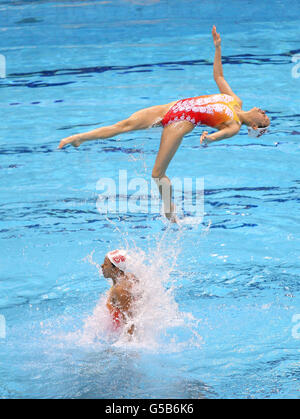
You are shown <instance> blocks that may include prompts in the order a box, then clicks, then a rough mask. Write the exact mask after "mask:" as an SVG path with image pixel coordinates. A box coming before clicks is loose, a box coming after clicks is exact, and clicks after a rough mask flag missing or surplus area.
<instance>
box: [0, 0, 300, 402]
mask: <svg viewBox="0 0 300 419" xmlns="http://www.w3.org/2000/svg"><path fill="white" fill-rule="evenodd" d="M299 14H300V7H299V2H298V1H297V0H292V1H290V2H289V3H288V7H287V6H286V3H285V2H283V1H279V0H274V1H272V3H270V2H269V1H256V0H255V1H234V0H231V1H228V2H226V7H225V6H224V3H223V2H219V1H211V0H204V1H201V2H200V1H198V0H172V1H167V0H144V1H142V0H106V1H102V0H95V1H92V0H91V1H80V0H78V1H71V0H69V1H59V2H57V1H47V0H45V1H25V0H19V1H0V33H1V48H0V54H2V56H4V57H5V61H6V78H1V79H0V92H1V105H0V106H1V116H2V118H1V134H0V135H1V137H0V138H1V140H0V173H1V178H0V179H1V183H0V191H1V199H0V214H1V216H0V245H1V258H0V268H1V271H0V321H2V329H1V327H0V330H2V336H1V334H0V398H19V397H22V398H29V397H34V398H46V397H50V398H68V397H72V398H87V397H92V398H234V397H235V398H278V397H280V398H299V390H300V384H299V379H300V360H299V350H300V327H299V323H300V320H299V319H298V320H297V315H299V314H300V285H299V279H300V277H299V266H300V259H299V255H300V252H299V250H300V246H299V232H300V229H299V189H300V173H299V138H300V122H299V105H300V98H299V91H300V90H299V89H300V77H299V78H298V77H297V76H298V72H299V75H300V69H298V68H297V62H299V61H300V55H299V54H300V49H299V38H300V30H299ZM213 24H216V25H217V29H218V31H220V32H221V35H222V41H223V49H222V52H223V58H224V60H223V62H224V72H225V76H226V78H227V79H228V80H229V81H230V83H231V85H232V88H233V89H234V90H235V91H236V92H237V94H238V95H239V96H240V97H241V98H242V99H243V101H244V108H245V109H250V108H252V107H253V106H259V107H261V108H262V109H266V110H267V113H268V115H269V116H270V118H271V120H272V127H271V130H270V133H269V134H268V135H266V136H264V137H262V138H260V139H251V138H249V137H248V136H247V135H246V130H245V129H242V130H241V132H240V134H239V135H238V136H236V137H235V138H233V139H230V140H227V141H224V142H221V143H217V144H215V145H212V146H210V147H208V148H206V149H203V148H200V146H199V136H200V133H201V130H200V129H196V130H194V131H193V132H192V133H191V134H189V135H188V136H187V137H186V138H185V139H184V141H183V143H182V145H181V147H180V149H179V151H178V152H177V154H176V156H175V158H174V159H173V161H172V163H171V165H170V167H169V169H168V175H169V176H170V177H173V176H178V177H182V178H183V177H189V178H193V179H195V178H203V179H204V188H205V191H204V211H205V214H204V218H203V220H202V222H201V223H195V224H190V223H187V224H183V225H182V226H181V227H176V226H175V227H174V226H171V227H170V226H168V224H167V223H166V222H165V221H164V219H163V218H162V217H161V216H160V214H159V213H158V212H155V213H149V212H148V213H147V212H142V211H141V212H138V213H136V212H135V213H134V212H130V211H127V212H124V213H121V214H108V216H106V215H105V214H101V213H100V212H99V211H98V210H97V198H98V194H99V191H98V190H97V182H98V180H99V179H100V178H111V179H114V180H115V181H116V182H117V181H118V176H119V169H121V170H127V173H128V180H130V179H134V178H136V177H141V178H143V179H145V180H147V181H149V180H150V177H151V170H152V166H153V164H154V160H155V156H156V153H157V150H158V147H159V139H160V130H159V129H153V130H148V131H139V132H134V133H129V134H124V135H123V136H119V137H117V138H113V139H108V140H105V141H97V142H94V143H86V144H84V145H83V146H82V147H81V148H79V149H74V148H66V149H65V150H62V151H59V150H57V146H58V144H59V141H60V140H61V139H62V138H64V137H66V136H69V135H72V134H75V133H78V132H83V131H88V130H91V129H94V128H96V127H99V126H103V125H107V124H111V123H114V122H116V121H117V120H120V119H123V118H125V117H127V116H128V115H130V114H131V113H132V112H135V111H136V110H138V109H140V108H144V107H148V106H152V105H156V104H163V103H168V102H170V101H173V100H176V99H180V98H184V97H191V96H198V95H201V94H211V93H215V92H216V91H217V90H216V86H215V84H214V81H213V77H212V63H213V54H214V49H213V44H212V40H211V35H210V31H211V27H212V25H213ZM297 54H298V55H299V57H298V58H299V61H298V58H297ZM2 62H3V61H2ZM2 70H3V67H2ZM144 199H145V200H147V199H148V197H147V196H146V197H144ZM116 247H129V248H130V249H131V252H132V254H133V255H134V256H136V260H137V261H138V262H140V263H141V264H140V273H141V280H142V281H144V284H145V292H146V296H147V299H146V300H145V301H146V304H145V307H144V311H143V315H142V316H141V318H140V319H139V322H140V333H139V335H138V336H137V337H135V339H134V340H133V341H131V342H128V341H126V339H125V338H124V336H111V335H110V334H109V333H108V332H107V331H106V329H105V321H106V318H105V310H104V298H105V295H106V292H107V290H108V288H109V283H108V282H107V281H105V280H104V279H103V277H101V275H99V272H98V268H97V266H96V265H97V264H100V263H102V261H103V257H104V255H105V253H106V252H107V251H109V250H112V249H114V248H116ZM147 264H148V265H147ZM144 265H147V266H148V267H145V266H144ZM4 319H5V323H6V335H5V336H4V334H3V322H4ZM137 321H138V320H137ZM0 326H1V325H0Z"/></svg>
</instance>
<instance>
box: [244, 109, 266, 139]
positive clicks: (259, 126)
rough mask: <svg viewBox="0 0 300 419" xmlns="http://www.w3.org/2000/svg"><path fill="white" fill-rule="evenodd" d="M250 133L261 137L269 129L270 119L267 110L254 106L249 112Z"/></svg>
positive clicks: (251, 135)
mask: <svg viewBox="0 0 300 419" xmlns="http://www.w3.org/2000/svg"><path fill="white" fill-rule="evenodd" d="M247 119H248V124H247V125H248V135H249V136H250V137H256V138H257V137H260V136H261V135H263V134H265V133H266V132H267V131H268V126H269V125H270V119H269V117H268V116H267V115H266V112H265V111H263V110H262V109H260V108H252V109H251V110H250V111H248V112H247Z"/></svg>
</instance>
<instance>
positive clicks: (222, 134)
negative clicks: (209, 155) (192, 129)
mask: <svg viewBox="0 0 300 419" xmlns="http://www.w3.org/2000/svg"><path fill="white" fill-rule="evenodd" d="M239 130H240V127H237V126H233V127H226V128H224V129H221V130H220V131H217V132H214V133H213V134H210V135H208V132H207V131H204V132H203V133H202V135H201V137H200V144H201V145H202V144H203V145H204V144H210V143H214V142H215V141H221V140H225V139H226V138H230V137H233V136H234V135H236V134H237V133H238V132H239Z"/></svg>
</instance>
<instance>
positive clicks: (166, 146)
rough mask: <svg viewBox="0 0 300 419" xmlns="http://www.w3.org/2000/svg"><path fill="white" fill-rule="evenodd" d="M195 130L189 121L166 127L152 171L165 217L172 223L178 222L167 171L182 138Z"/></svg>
mask: <svg viewBox="0 0 300 419" xmlns="http://www.w3.org/2000/svg"><path fill="white" fill-rule="evenodd" d="M193 129H194V125H193V124H192V123H191V122H188V121H182V122H178V123H174V124H171V125H168V126H166V127H165V128H164V130H163V133H162V136H161V142H160V147H159V151H158V154H157V157H156V161H155V165H154V167H153V170H152V177H153V178H154V180H155V182H156V184H157V186H158V189H159V193H160V195H161V197H162V200H163V204H164V212H165V215H166V217H167V218H168V219H169V220H170V221H172V222H176V216H175V206H174V203H173V201H172V184H171V181H170V179H169V178H168V177H167V176H166V170H167V168H168V166H169V163H170V161H171V160H172V158H173V157H174V155H175V153H176V151H177V149H178V147H179V146H180V144H181V141H182V138H183V137H184V135H186V134H188V133H189V132H191V131H192V130H193Z"/></svg>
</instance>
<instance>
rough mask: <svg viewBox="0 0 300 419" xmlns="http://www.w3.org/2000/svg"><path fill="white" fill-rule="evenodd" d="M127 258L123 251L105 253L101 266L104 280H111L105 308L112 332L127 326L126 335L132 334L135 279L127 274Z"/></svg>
mask: <svg viewBox="0 0 300 419" xmlns="http://www.w3.org/2000/svg"><path fill="white" fill-rule="evenodd" d="M128 259H129V256H128V255H127V253H126V251H125V250H118V249H117V250H113V251H112V252H109V253H107V255H106V256H105V259H104V262H103V264H102V265H101V268H102V273H103V276H104V278H111V279H112V281H113V285H112V287H111V289H110V290H109V294H108V298H107V303H106V306H107V308H108V310H109V312H110V315H111V319H112V326H113V330H115V331H116V330H119V329H120V328H121V327H125V326H127V327H128V329H127V333H129V334H130V335H132V334H133V332H134V324H132V323H131V320H132V317H133V312H132V309H133V304H134V301H135V298H136V297H135V296H134V295H133V291H134V286H135V285H136V284H137V278H136V277H135V276H134V275H133V274H131V273H129V272H127V265H128Z"/></svg>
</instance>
